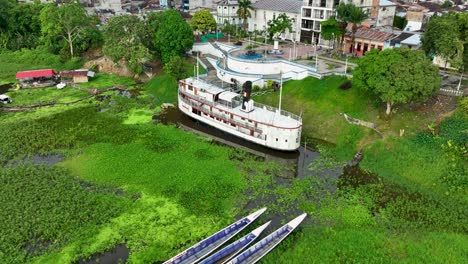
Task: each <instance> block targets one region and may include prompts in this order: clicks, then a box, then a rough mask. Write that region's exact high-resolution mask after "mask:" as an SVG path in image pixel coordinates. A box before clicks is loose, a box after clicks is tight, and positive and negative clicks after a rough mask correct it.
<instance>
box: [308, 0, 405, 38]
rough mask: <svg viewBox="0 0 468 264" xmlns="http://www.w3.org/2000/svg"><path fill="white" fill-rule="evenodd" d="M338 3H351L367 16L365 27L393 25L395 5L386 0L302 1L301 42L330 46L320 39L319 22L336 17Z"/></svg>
mask: <svg viewBox="0 0 468 264" xmlns="http://www.w3.org/2000/svg"><path fill="white" fill-rule="evenodd" d="M340 3H352V4H354V5H356V6H358V7H361V8H362V9H363V11H364V12H366V13H367V14H369V19H368V20H366V21H364V22H363V23H362V25H363V26H365V27H381V26H391V25H393V17H394V16H395V10H396V4H395V3H393V2H391V1H388V0H304V1H303V6H302V17H301V20H302V22H301V42H311V43H315V44H318V45H321V46H330V44H331V43H329V41H326V40H323V39H322V38H321V37H320V33H321V31H322V30H321V26H320V22H322V21H325V20H328V19H329V18H330V17H331V16H336V6H338V5H339V4H340Z"/></svg>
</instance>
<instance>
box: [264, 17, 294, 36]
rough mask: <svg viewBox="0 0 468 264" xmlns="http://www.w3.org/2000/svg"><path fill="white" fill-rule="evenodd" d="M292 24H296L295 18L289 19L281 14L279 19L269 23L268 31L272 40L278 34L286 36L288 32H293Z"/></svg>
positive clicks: (276, 18)
mask: <svg viewBox="0 0 468 264" xmlns="http://www.w3.org/2000/svg"><path fill="white" fill-rule="evenodd" d="M292 23H294V18H290V17H288V15H286V14H285V13H281V14H279V15H278V16H277V17H275V18H273V19H272V20H270V21H268V23H267V24H268V29H267V30H268V35H269V36H270V39H271V38H273V36H274V35H276V34H284V33H285V32H286V30H288V31H289V32H292Z"/></svg>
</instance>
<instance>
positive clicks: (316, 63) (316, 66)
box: [314, 44, 318, 72]
mask: <svg viewBox="0 0 468 264" xmlns="http://www.w3.org/2000/svg"><path fill="white" fill-rule="evenodd" d="M314 50H315V71H316V72H318V53H317V44H315V48H314Z"/></svg>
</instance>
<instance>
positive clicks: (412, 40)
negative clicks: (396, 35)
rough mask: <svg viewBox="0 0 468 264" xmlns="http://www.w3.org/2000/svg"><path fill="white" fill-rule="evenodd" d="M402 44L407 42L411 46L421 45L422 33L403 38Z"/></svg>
mask: <svg viewBox="0 0 468 264" xmlns="http://www.w3.org/2000/svg"><path fill="white" fill-rule="evenodd" d="M401 44H406V45H410V46H418V45H421V35H419V34H414V35H413V36H411V37H409V38H407V39H405V40H403V41H402V42H401Z"/></svg>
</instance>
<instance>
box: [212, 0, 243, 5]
mask: <svg viewBox="0 0 468 264" xmlns="http://www.w3.org/2000/svg"><path fill="white" fill-rule="evenodd" d="M217 4H218V5H220V6H237V5H238V4H239V2H238V1H237V0H221V1H218V2H217Z"/></svg>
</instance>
